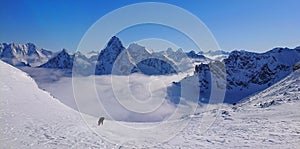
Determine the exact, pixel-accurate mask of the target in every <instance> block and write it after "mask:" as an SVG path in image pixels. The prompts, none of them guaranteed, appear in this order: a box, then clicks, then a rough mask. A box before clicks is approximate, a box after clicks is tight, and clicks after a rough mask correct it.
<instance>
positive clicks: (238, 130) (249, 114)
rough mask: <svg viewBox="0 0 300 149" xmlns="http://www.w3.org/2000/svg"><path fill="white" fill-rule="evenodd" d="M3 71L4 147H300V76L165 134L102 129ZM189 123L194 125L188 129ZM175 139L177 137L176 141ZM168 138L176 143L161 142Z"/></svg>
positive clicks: (190, 118) (131, 126) (147, 128)
mask: <svg viewBox="0 0 300 149" xmlns="http://www.w3.org/2000/svg"><path fill="white" fill-rule="evenodd" d="M0 70H1V71H0V79H1V82H0V90H1V92H0V93H1V94H0V97H1V98H0V127H1V129H0V137H1V138H0V147H1V148H119V147H120V146H122V147H129V148H132V147H155V148H231V147H235V148H241V147H250V148H255V147H258V148H271V147H272V148H274V147H275V148H299V146H300V143H299V142H300V127H299V126H300V112H299V110H298V109H299V106H300V102H299V100H298V99H299V98H298V97H299V95H300V91H299V81H300V80H299V78H300V77H299V76H300V71H297V72H294V73H293V74H291V75H290V76H289V77H287V78H286V80H284V81H282V82H279V83H277V84H275V85H274V86H272V87H271V88H269V90H268V89H267V90H266V91H265V92H262V93H261V94H258V95H257V96H253V97H250V99H251V101H250V102H246V101H245V102H244V103H242V104H240V105H236V106H231V105H211V106H210V107H208V108H207V110H202V109H203V107H202V109H201V108H200V109H199V110H198V111H197V112H196V113H195V114H193V115H186V117H182V118H181V119H177V120H172V121H168V122H166V123H165V124H162V125H165V126H168V127H162V128H163V129H160V127H159V126H157V123H132V122H118V121H111V120H105V121H104V125H103V126H97V120H98V118H94V117H91V116H87V115H83V114H80V113H79V112H77V111H75V110H73V109H71V108H69V107H67V106H65V105H63V104H62V103H60V101H59V100H57V99H54V98H53V97H51V95H50V94H49V93H47V92H45V91H43V90H40V89H39V88H38V86H37V85H36V83H35V82H34V81H33V79H31V78H30V77H29V76H28V75H27V74H26V73H24V72H22V71H20V70H18V69H16V68H14V67H12V66H10V65H8V64H6V63H4V62H2V61H0ZM286 95H289V96H286ZM292 97H293V98H292ZM294 97H297V98H294ZM262 99H268V100H271V99H273V100H276V101H275V103H276V104H270V106H266V107H264V106H259V105H260V104H261V103H262V102H263V101H262ZM278 99H282V100H278ZM289 99H290V100H289ZM261 107H262V108H261ZM84 120H85V121H84ZM185 122H189V123H188V125H187V126H186V127H182V125H183V124H184V123H185ZM211 122H213V124H212V125H210V123H211ZM153 127H154V128H153ZM166 128H167V129H166ZM178 128H184V129H178ZM128 132H130V133H128ZM170 134H174V135H175V134H176V136H175V137H170V136H171V135H170ZM166 138H169V139H170V140H169V141H166V142H164V143H160V142H161V141H162V140H164V139H166Z"/></svg>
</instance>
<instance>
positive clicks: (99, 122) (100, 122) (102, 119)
mask: <svg viewBox="0 0 300 149" xmlns="http://www.w3.org/2000/svg"><path fill="white" fill-rule="evenodd" d="M103 121H104V117H100V118H99V121H98V126H100V124H102V125H103Z"/></svg>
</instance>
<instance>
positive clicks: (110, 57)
mask: <svg viewBox="0 0 300 149" xmlns="http://www.w3.org/2000/svg"><path fill="white" fill-rule="evenodd" d="M124 49H125V48H124V47H123V45H122V43H121V41H120V40H119V38H117V37H115V36H114V37H112V38H111V39H110V41H109V42H108V44H107V46H106V48H105V49H103V50H102V51H101V52H100V55H99V57H98V62H97V64H96V70H95V74H97V75H102V74H111V72H112V68H113V65H114V62H115V61H116V59H117V58H118V56H119V54H120V53H121V52H122V51H123V50H124Z"/></svg>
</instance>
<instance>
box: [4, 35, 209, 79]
mask: <svg viewBox="0 0 300 149" xmlns="http://www.w3.org/2000/svg"><path fill="white" fill-rule="evenodd" d="M0 58H1V60H3V61H5V62H7V63H9V64H11V65H14V66H29V67H39V68H51V69H72V68H73V64H76V70H78V73H80V74H84V75H91V74H96V75H105V74H118V75H128V74H131V73H137V72H139V73H143V74H146V75H166V74H172V73H178V72H182V71H185V70H188V69H193V67H194V65H193V64H192V63H193V62H205V61H208V60H210V59H208V58H206V57H205V56H203V55H200V54H196V53H195V52H194V51H191V52H188V53H185V52H183V51H182V50H181V49H179V50H177V51H173V50H172V49H168V50H167V51H163V52H152V51H149V50H147V49H146V48H145V47H143V46H140V45H138V44H135V43H133V44H131V45H130V46H129V47H128V48H127V49H126V48H125V47H124V46H123V45H122V43H121V41H120V39H119V38H117V37H115V36H114V37H112V38H111V39H110V41H109V42H108V43H107V45H106V47H105V48H104V49H103V50H101V52H100V53H98V52H95V51H92V52H90V53H87V54H82V53H80V52H76V53H75V54H70V53H68V52H67V50H66V49H63V50H62V51H61V52H58V53H53V52H51V51H48V50H45V49H39V48H38V47H37V46H35V45H34V44H32V43H28V44H25V45H21V44H15V43H12V44H6V43H3V44H0ZM191 60H192V61H193V62H190V61H191Z"/></svg>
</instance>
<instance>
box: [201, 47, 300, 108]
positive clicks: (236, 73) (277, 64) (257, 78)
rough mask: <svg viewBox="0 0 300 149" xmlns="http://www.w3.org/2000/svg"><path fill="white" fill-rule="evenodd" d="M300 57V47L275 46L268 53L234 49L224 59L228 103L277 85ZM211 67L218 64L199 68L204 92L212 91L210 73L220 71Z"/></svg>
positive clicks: (226, 99)
mask: <svg viewBox="0 0 300 149" xmlns="http://www.w3.org/2000/svg"><path fill="white" fill-rule="evenodd" d="M299 60H300V51H299V49H288V48H275V49H273V50H271V51H269V52H266V53H252V52H246V51H233V52H232V53H231V54H230V55H229V57H228V58H227V59H224V61H223V62H224V64H225V68H226V73H227V75H226V81H227V83H226V84H227V85H226V89H227V90H226V95H225V102H228V103H234V102H238V101H239V100H241V99H242V98H244V97H246V96H249V95H251V94H253V93H255V92H257V91H261V90H263V89H265V88H267V87H269V86H271V85H273V84H275V83H276V82H278V81H279V80H281V79H283V78H284V77H286V76H287V75H288V74H290V73H291V72H292V68H293V65H294V64H295V63H296V62H298V61H299ZM211 63H215V62H211ZM209 66H215V65H212V64H201V65H197V66H196V67H195V74H196V75H198V77H199V82H200V90H201V91H200V92H201V93H206V94H203V95H208V94H210V89H209V87H210V84H211V82H210V78H209V77H208V76H210V75H209V74H220V73H214V72H213V70H214V69H212V68H210V67H209ZM219 77H221V76H219Z"/></svg>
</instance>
